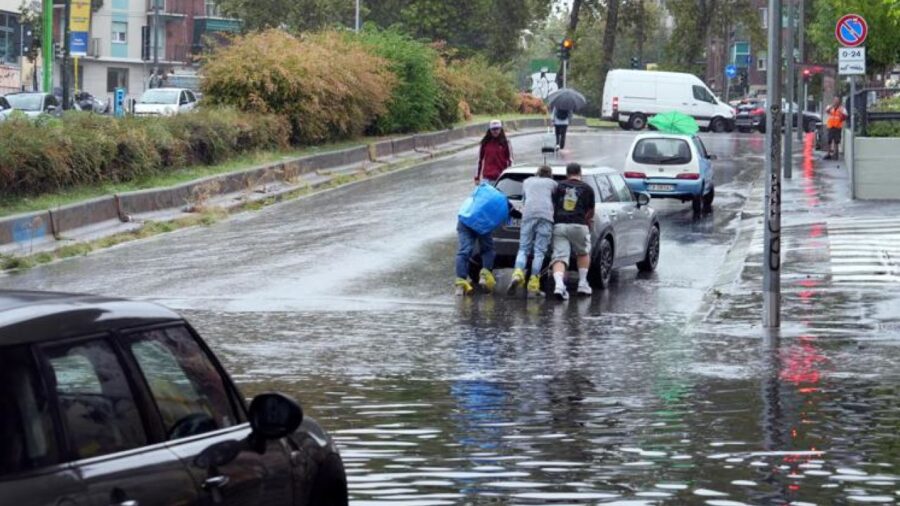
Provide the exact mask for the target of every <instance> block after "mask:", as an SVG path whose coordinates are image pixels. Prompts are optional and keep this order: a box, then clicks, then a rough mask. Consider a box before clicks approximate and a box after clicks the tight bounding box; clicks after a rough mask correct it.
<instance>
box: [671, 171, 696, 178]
mask: <svg viewBox="0 0 900 506" xmlns="http://www.w3.org/2000/svg"><path fill="white" fill-rule="evenodd" d="M675 179H700V174H696V173H690V172H683V173H681V174H678V175H677V176H675Z"/></svg>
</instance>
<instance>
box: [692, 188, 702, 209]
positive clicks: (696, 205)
mask: <svg viewBox="0 0 900 506" xmlns="http://www.w3.org/2000/svg"><path fill="white" fill-rule="evenodd" d="M703 190H704V189H703V188H702V187H701V188H700V193H699V194H698V195H694V196H693V197H691V210H692V211H694V214H700V212H701V211H703Z"/></svg>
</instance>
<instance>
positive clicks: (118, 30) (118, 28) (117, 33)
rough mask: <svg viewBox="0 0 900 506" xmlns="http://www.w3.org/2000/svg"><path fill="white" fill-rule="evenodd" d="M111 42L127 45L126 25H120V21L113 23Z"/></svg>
mask: <svg viewBox="0 0 900 506" xmlns="http://www.w3.org/2000/svg"><path fill="white" fill-rule="evenodd" d="M112 41H113V44H127V43H128V23H122V22H121V21H113V24H112Z"/></svg>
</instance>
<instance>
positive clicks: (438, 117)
mask: <svg viewBox="0 0 900 506" xmlns="http://www.w3.org/2000/svg"><path fill="white" fill-rule="evenodd" d="M360 38H361V39H360V40H362V42H363V44H365V45H366V46H367V47H368V48H370V49H371V50H372V51H373V52H374V53H375V54H378V55H379V56H381V57H383V58H384V59H386V60H387V61H388V65H389V68H390V70H391V72H393V73H394V75H396V76H397V79H398V84H397V87H396V88H395V89H394V92H393V95H392V96H391V100H390V102H389V103H388V110H387V113H386V114H384V115H382V116H380V117H379V118H378V120H377V121H376V122H375V124H374V125H373V129H372V130H373V131H374V132H375V133H379V134H387V133H406V132H418V131H422V130H430V129H435V128H441V127H443V126H446V124H445V123H444V122H443V121H442V120H444V119H446V117H444V118H442V114H441V102H440V96H441V95H440V94H441V86H440V83H439V82H438V80H437V76H436V70H437V63H438V58H439V57H438V54H437V52H436V51H435V50H434V49H432V48H430V47H429V46H426V45H424V44H422V43H419V42H416V41H414V40H412V39H411V38H410V37H409V36H408V35H405V34H402V33H400V32H397V31H391V30H387V31H381V30H377V29H374V28H368V29H367V30H366V31H365V32H363V33H362V34H361V35H360ZM444 112H445V113H446V111H444Z"/></svg>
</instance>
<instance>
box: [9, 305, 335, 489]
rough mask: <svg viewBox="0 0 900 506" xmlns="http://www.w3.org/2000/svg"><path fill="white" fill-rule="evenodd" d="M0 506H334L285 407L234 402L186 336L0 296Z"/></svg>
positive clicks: (215, 365) (135, 319)
mask: <svg viewBox="0 0 900 506" xmlns="http://www.w3.org/2000/svg"><path fill="white" fill-rule="evenodd" d="M0 504H3V505H15V506H30V505H36V506H37V505H41V506H43V505H66V506H88V505H90V506H97V505H104V506H105V505H111V506H151V505H159V506H171V505H181V506H187V505H206V504H222V505H267V506H268V505H275V506H279V505H285V506H286V505H313V506H331V505H346V504H347V480H346V475H345V473H344V467H343V463H342V461H341V457H340V455H339V454H338V452H337V448H336V447H335V445H334V443H333V441H332V440H331V438H330V437H329V436H328V435H327V434H326V433H325V431H324V430H323V429H322V428H321V427H320V426H319V425H318V424H317V423H316V422H315V421H313V420H312V419H310V418H308V417H304V416H303V411H302V410H301V408H300V406H299V405H298V404H297V403H296V401H294V400H293V399H291V398H290V397H288V396H286V395H283V394H279V393H272V394H262V395H259V396H257V397H256V398H254V399H253V401H252V402H251V403H250V405H249V407H248V406H247V405H246V404H245V402H244V398H243V397H242V396H241V394H240V392H239V391H238V389H237V387H236V386H235V384H234V383H233V382H232V381H231V379H230V378H229V376H228V374H227V373H226V372H225V370H224V369H223V368H222V365H221V363H220V362H219V361H218V360H217V359H216V357H215V356H214V355H213V353H212V351H211V350H210V349H209V347H207V346H206V344H205V343H204V342H203V341H202V340H201V339H200V336H198V335H197V333H196V332H195V331H194V330H193V329H192V328H191V326H190V325H189V324H188V323H187V322H186V321H185V320H184V319H182V318H181V317H179V316H178V315H177V314H175V313H173V312H172V311H170V310H168V309H165V308H162V307H160V306H157V305H155V304H151V303H147V302H136V301H129V300H122V299H111V298H103V297H96V296H90V295H72V294H59V293H45V292H20V291H0Z"/></svg>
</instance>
